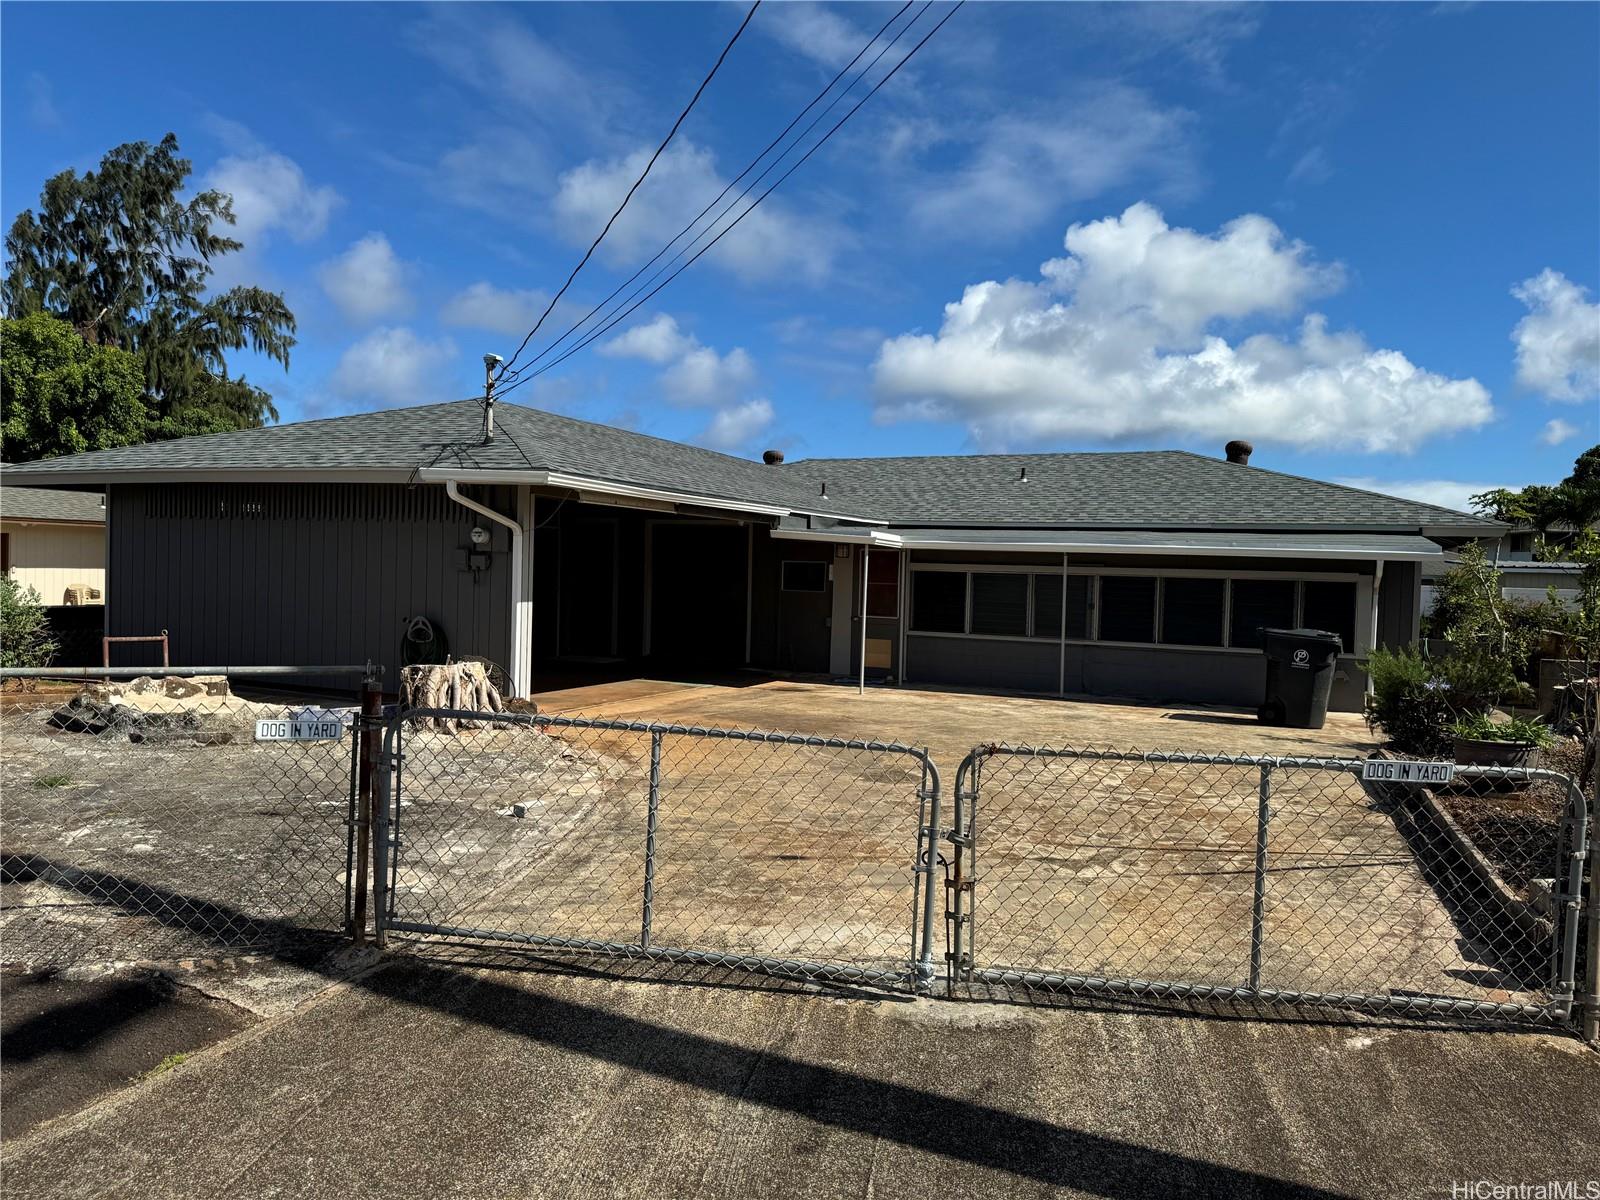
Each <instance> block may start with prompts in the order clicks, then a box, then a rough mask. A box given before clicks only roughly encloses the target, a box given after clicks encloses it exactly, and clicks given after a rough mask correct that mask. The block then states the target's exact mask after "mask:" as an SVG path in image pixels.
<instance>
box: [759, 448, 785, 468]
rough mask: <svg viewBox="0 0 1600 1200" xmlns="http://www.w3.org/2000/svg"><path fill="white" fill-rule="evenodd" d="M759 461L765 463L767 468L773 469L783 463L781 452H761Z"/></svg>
mask: <svg viewBox="0 0 1600 1200" xmlns="http://www.w3.org/2000/svg"><path fill="white" fill-rule="evenodd" d="M761 461H762V462H764V463H766V464H767V466H769V467H775V466H777V465H778V464H779V463H781V462H782V461H783V451H782V450H763V451H762V452H761Z"/></svg>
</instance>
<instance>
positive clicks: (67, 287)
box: [0, 133, 295, 441]
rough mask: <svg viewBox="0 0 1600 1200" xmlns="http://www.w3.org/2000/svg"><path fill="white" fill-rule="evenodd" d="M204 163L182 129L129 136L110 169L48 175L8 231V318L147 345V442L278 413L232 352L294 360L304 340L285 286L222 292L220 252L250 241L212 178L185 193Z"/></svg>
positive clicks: (107, 162)
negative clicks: (43, 319) (183, 147)
mask: <svg viewBox="0 0 1600 1200" xmlns="http://www.w3.org/2000/svg"><path fill="white" fill-rule="evenodd" d="M191 170H192V164H191V163H190V162H189V160H188V159H186V158H182V157H180V156H179V153H178V139H177V137H176V135H174V134H170V133H169V134H167V136H166V137H164V138H162V139H161V141H160V142H159V143H158V144H156V145H153V146H152V145H151V144H150V143H148V142H129V143H127V144H125V145H121V146H118V147H116V149H114V150H112V151H111V152H110V153H108V154H107V155H106V156H105V157H104V158H102V159H101V160H100V168H99V170H97V171H86V172H84V173H83V174H82V175H79V174H78V173H77V172H76V171H73V170H67V171H63V172H61V173H60V174H59V175H55V176H53V177H52V178H50V179H49V180H48V181H46V183H45V185H44V191H43V192H42V194H41V195H40V197H39V207H38V211H37V212H35V211H33V210H31V209H30V210H28V211H26V212H24V213H22V214H21V215H20V216H18V217H17V219H16V220H15V221H14V222H13V223H12V225H11V229H10V232H9V233H7V235H6V258H7V271H6V276H5V280H4V283H3V284H0V302H3V304H4V306H5V312H6V315H7V316H8V317H13V318H18V317H26V316H29V315H30V314H34V313H48V314H49V315H51V316H54V317H57V318H59V319H61V320H63V321H66V322H67V323H69V324H70V325H71V326H72V327H73V328H74V329H75V330H76V331H77V332H78V335H79V336H80V337H82V338H83V339H84V340H85V341H86V342H88V343H89V344H91V345H98V346H116V347H118V348H120V349H123V350H126V351H129V352H130V353H132V354H135V355H137V356H138V358H139V361H140V364H141V367H142V369H143V373H144V393H145V395H144V404H145V407H146V409H147V410H148V412H147V419H146V424H145V429H144V433H143V437H142V439H140V440H144V441H157V440H161V439H164V438H174V437H184V436H186V435H189V434H194V433H216V432H222V431H225V430H230V429H248V428H253V427H255V426H259V425H261V424H263V423H265V422H266V421H268V420H274V419H276V418H277V415H278V414H277V410H276V409H274V408H273V405H272V397H271V396H270V395H269V394H268V393H267V392H266V391H264V390H263V389H262V388H259V387H256V386H254V385H253V384H251V383H250V382H249V381H248V380H246V379H245V378H244V376H243V375H239V376H235V375H233V374H232V373H231V372H230V369H229V363H228V355H229V354H230V353H231V352H235V351H241V350H251V351H255V352H256V353H259V354H263V355H265V356H266V357H267V358H269V359H271V360H273V361H275V362H278V363H281V364H283V365H284V366H285V367H287V366H288V365H289V351H290V348H291V347H293V346H294V344H295V339H294V331H295V320H294V314H293V313H292V312H290V311H289V307H288V305H287V304H286V303H285V302H284V298H283V296H282V295H281V294H279V293H277V292H271V291H267V290H266V289H264V288H259V287H247V286H239V287H231V288H228V289H227V290H225V291H213V290H211V288H210V286H209V282H210V279H211V275H212V273H213V269H214V267H213V264H214V263H215V261H216V260H217V259H218V258H221V257H222V256H224V255H227V254H232V253H234V252H235V251H238V250H240V249H242V248H243V245H242V243H240V242H239V241H237V240H235V239H234V238H231V237H228V236H227V234H226V232H225V230H226V227H227V226H230V225H232V224H233V223H234V216H233V199H232V197H230V196H228V195H227V194H226V193H223V192H219V191H215V190H209V189H208V190H205V191H201V192H196V193H195V194H193V195H192V196H189V197H188V198H187V199H186V198H184V196H183V194H182V193H183V191H184V186H185V183H186V181H187V180H188V178H189V174H190V172H191Z"/></svg>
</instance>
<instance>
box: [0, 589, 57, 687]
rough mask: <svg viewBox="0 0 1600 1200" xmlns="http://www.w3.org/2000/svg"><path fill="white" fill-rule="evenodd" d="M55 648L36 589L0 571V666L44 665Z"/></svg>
mask: <svg viewBox="0 0 1600 1200" xmlns="http://www.w3.org/2000/svg"><path fill="white" fill-rule="evenodd" d="M55 652H56V644H55V641H54V640H53V639H52V638H51V637H50V629H49V626H48V625H46V624H45V617H44V605H42V604H40V603H39V593H38V592H36V591H34V590H33V589H32V588H31V587H22V586H21V585H19V584H18V583H17V581H16V580H15V579H13V578H12V577H11V576H10V575H9V574H6V575H0V667H47V666H49V665H50V657H51V655H53V654H54V653H55Z"/></svg>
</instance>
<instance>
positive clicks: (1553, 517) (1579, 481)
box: [1472, 446, 1600, 533]
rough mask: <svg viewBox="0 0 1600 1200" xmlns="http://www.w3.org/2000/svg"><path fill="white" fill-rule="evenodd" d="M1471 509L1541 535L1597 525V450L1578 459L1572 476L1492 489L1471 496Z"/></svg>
mask: <svg viewBox="0 0 1600 1200" xmlns="http://www.w3.org/2000/svg"><path fill="white" fill-rule="evenodd" d="M1472 505H1473V507H1474V508H1475V509H1477V511H1478V512H1480V513H1482V514H1483V515H1484V516H1486V517H1493V518H1494V519H1495V520H1497V521H1507V522H1510V523H1511V524H1514V525H1531V526H1533V527H1534V528H1535V529H1537V530H1539V532H1541V533H1550V532H1551V531H1552V530H1558V529H1586V528H1588V527H1589V526H1592V525H1595V524H1600V446H1591V447H1589V449H1587V450H1585V451H1584V452H1583V453H1582V454H1580V455H1578V457H1577V460H1576V461H1575V462H1574V463H1573V464H1572V474H1570V475H1568V476H1567V477H1566V478H1565V479H1563V480H1562V481H1561V482H1560V483H1557V484H1554V485H1551V484H1543V483H1533V484H1529V485H1528V486H1527V487H1525V488H1519V489H1517V490H1516V491H1512V490H1511V489H1509V488H1496V489H1495V490H1494V491H1492V492H1483V493H1481V494H1479V495H1477V496H1474V497H1473V498H1472Z"/></svg>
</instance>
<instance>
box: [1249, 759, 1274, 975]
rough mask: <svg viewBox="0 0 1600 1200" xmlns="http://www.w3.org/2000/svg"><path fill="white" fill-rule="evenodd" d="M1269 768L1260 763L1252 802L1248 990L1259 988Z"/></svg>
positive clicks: (1269, 813) (1263, 936)
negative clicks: (1253, 830)
mask: <svg viewBox="0 0 1600 1200" xmlns="http://www.w3.org/2000/svg"><path fill="white" fill-rule="evenodd" d="M1271 800H1272V765H1271V764H1270V763H1262V764H1261V784H1260V787H1259V789H1258V791H1257V800H1256V879H1255V900H1254V902H1253V904H1252V905H1251V909H1250V990H1251V991H1252V992H1253V991H1255V990H1257V989H1258V988H1259V987H1260V986H1261V952H1262V947H1263V943H1264V942H1265V939H1266V923H1267V826H1268V823H1269V822H1270V821H1271V820H1272V807H1271Z"/></svg>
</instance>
